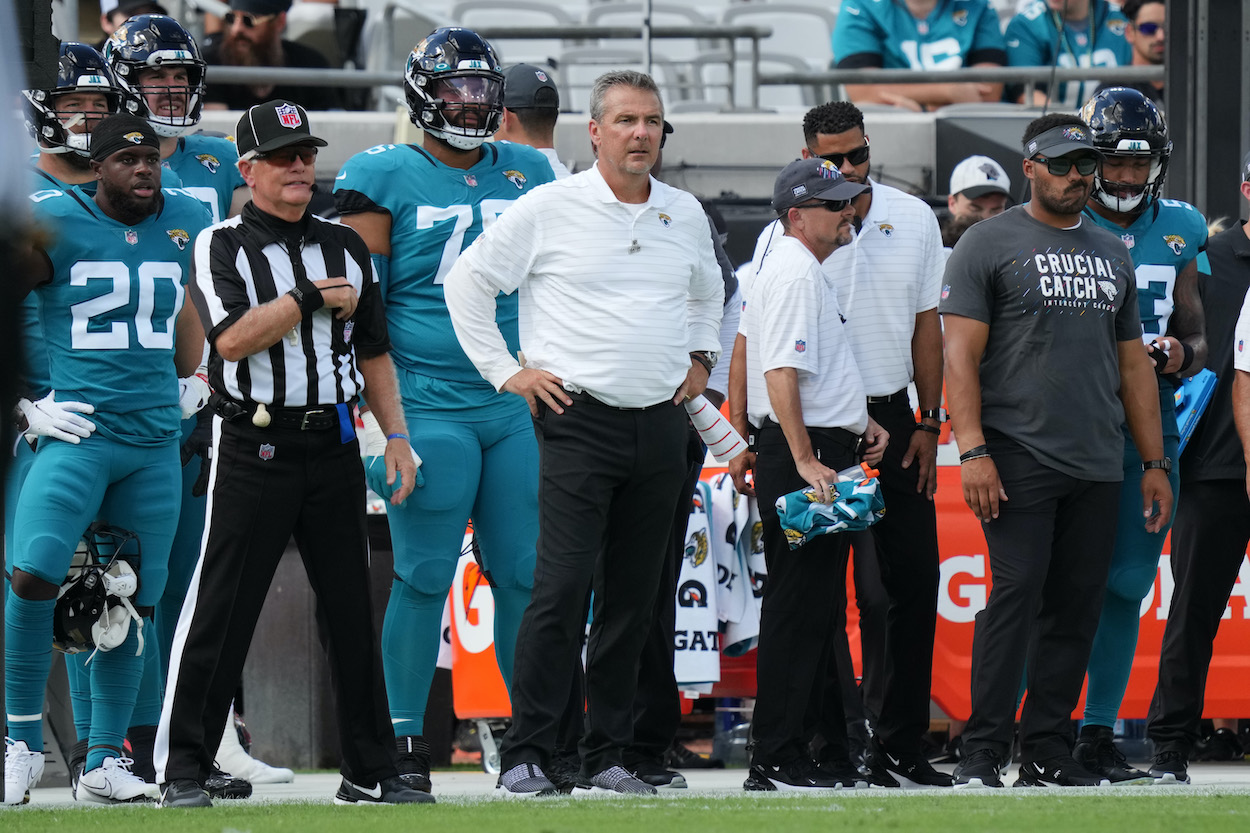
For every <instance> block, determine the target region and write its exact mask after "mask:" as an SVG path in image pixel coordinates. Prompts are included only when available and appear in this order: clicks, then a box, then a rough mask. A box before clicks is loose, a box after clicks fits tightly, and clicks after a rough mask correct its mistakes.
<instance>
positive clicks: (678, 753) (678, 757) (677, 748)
mask: <svg viewBox="0 0 1250 833" xmlns="http://www.w3.org/2000/svg"><path fill="white" fill-rule="evenodd" d="M664 766H671V767H672V768H673V769H724V768H725V762H724V761H722V760H721V759H720V758H710V757H709V758H705V757H703V756H702V755H700V754H699V753H698V752H695V751H694V750H693V749H689V748H687V747H686V746H683V745H682V744H680V743H678V742H677V741H673V745H672V746H670V747H669V748H668V750H667V751H666V752H665V753H664Z"/></svg>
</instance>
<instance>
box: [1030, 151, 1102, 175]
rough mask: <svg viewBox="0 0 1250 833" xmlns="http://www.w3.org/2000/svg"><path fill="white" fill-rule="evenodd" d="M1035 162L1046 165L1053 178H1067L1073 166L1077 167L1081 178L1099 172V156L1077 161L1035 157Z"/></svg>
mask: <svg viewBox="0 0 1250 833" xmlns="http://www.w3.org/2000/svg"><path fill="white" fill-rule="evenodd" d="M1033 161H1034V162H1037V163H1038V164H1041V165H1045V166H1046V170H1048V171H1050V175H1051V176H1067V175H1068V171H1070V170H1072V166H1073V165H1076V172H1077V173H1078V174H1080V175H1081V176H1089V175H1090V174H1092V173H1093V172H1094V171H1096V170H1098V157H1097V156H1081V157H1078V158H1076V159H1071V158H1069V157H1067V156H1056V157H1053V158H1050V159H1048V158H1046V157H1045V156H1034V157H1033Z"/></svg>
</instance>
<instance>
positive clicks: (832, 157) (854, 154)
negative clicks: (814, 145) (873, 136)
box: [817, 144, 868, 168]
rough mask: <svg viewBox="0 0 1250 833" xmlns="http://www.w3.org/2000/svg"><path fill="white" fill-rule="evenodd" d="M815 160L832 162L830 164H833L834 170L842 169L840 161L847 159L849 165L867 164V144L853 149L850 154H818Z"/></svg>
mask: <svg viewBox="0 0 1250 833" xmlns="http://www.w3.org/2000/svg"><path fill="white" fill-rule="evenodd" d="M817 158H818V159H825V160H827V161H829V162H832V163H833V167H835V168H841V167H842V160H843V159H848V160H850V163H851V164H852V165H862V164H864V163H865V162H867V161H868V145H867V144H865V145H864V146H863V147H862V148H855V150H853V151H851V152H850V153H825V154H819V155H818V156H817Z"/></svg>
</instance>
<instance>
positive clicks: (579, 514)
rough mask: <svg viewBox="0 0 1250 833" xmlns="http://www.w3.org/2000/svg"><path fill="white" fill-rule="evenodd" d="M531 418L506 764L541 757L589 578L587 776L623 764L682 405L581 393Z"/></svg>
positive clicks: (672, 500) (680, 466) (553, 728)
mask: <svg viewBox="0 0 1250 833" xmlns="http://www.w3.org/2000/svg"><path fill="white" fill-rule="evenodd" d="M534 426H535V432H536V434H537V437H538V451H539V486H538V489H539V491H538V512H539V532H538V552H537V562H536V564H535V566H534V589H533V591H532V593H531V595H530V603H529V606H528V607H527V608H526V609H525V615H524V616H523V617H522V619H521V627H520V630H519V631H518V633H517V646H516V658H515V660H514V661H513V671H512V691H511V694H512V727H511V728H510V729H509V730H508V734H507V735H506V736H505V737H504V740H503V743H502V747H501V755H502V759H503V769H504V771H505V772H506V771H507V770H509V769H511V768H512V767H514V766H517V765H518V764H522V763H538V764H542V765H545V764H547V762H548V760H549V757H550V754H551V750H552V749H553V747H554V746H555V742H556V734H557V726H558V724H559V720H560V715H561V713H562V712H563V711H564V709H565V706H566V705H567V704H568V698H569V690H570V686H571V675H572V674H573V669H574V663H575V661H576V657H577V651H578V647H579V645H580V640H579V635H580V633H581V631H582V629H583V628H584V627H585V617H584V611H585V607H584V602H585V599H586V593H587V591H588V590H589V589H590V587H591V584H592V581H593V582H594V583H595V585H596V586H595V590H596V592H595V597H594V609H593V614H592V622H591V632H590V640H589V642H588V644H587V649H586V734H585V736H584V737H583V738H582V741H581V746H580V749H581V758H582V772H583V773H585V774H587V775H595V774H597V773H599V772H602V771H603V770H605V769H608V768H609V767H612V766H616V765H620V764H621V763H622V754H623V751H624V749H625V747H627V746H628V745H629V744H630V742H631V740H632V738H633V708H634V695H635V692H636V689H637V681H638V662H639V656H640V654H641V653H642V649H643V645H644V643H645V642H646V639H647V634H648V632H649V631H650V629H651V617H652V614H653V612H654V610H655V600H656V592H657V589H658V586H659V582H660V573H661V570H662V568H663V565H664V558H665V550H666V547H667V542H668V535H669V528H670V526H671V522H672V517H673V507H674V506H675V505H676V503H677V494H678V491H679V490H680V489H681V484H682V480H683V478H684V477H685V474H686V470H687V468H686V454H685V447H686V446H685V444H686V411H685V409H684V408H681V407H679V406H675V405H672V404H671V403H668V402H662V403H660V404H659V405H655V406H653V407H651V408H647V409H645V410H624V409H619V408H612V407H609V406H607V405H603V404H600V403H598V402H595V401H593V400H590V399H588V398H586V397H584V396H582V395H579V396H578V397H576V401H574V403H573V405H572V406H571V407H568V408H566V409H565V412H564V413H563V414H556V413H554V412H552V411H550V410H549V409H547V408H545V407H540V410H539V415H538V417H536V418H535V420H534ZM600 559H602V561H601V563H600ZM596 571H598V572H597V573H596Z"/></svg>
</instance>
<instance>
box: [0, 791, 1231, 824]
mask: <svg viewBox="0 0 1250 833" xmlns="http://www.w3.org/2000/svg"><path fill="white" fill-rule="evenodd" d="M1248 824H1250V795H1247V794H1244V793H1239V794H1222V793H1220V792H1218V791H1207V790H1202V789H1179V790H1167V791H1166V792H1163V791H1150V792H1146V791H1144V790H1143V791H1142V792H1141V793H1140V794H1132V795H1126V794H1123V793H1120V794H1117V795H1096V794H1090V792H1089V791H1081V792H1080V793H1075V792H1066V791H1065V792H1063V793H1056V792H1051V791H1041V790H1030V791H1028V793H1027V794H1022V793H1019V792H1013V791H1012V790H1003V791H1000V792H995V793H993V794H988V795H984V794H976V795H970V794H968V793H939V794H934V793H925V794H921V795H915V794H913V795H907V794H899V793H893V792H891V793H885V792H878V791H871V792H859V793H842V794H838V795H836V796H833V797H830V798H817V797H813V796H795V797H789V796H761V797H756V796H744V795H741V794H736V795H726V796H724V797H720V796H688V797H677V798H664V799H642V800H632V801H631V800H619V799H581V800H577V799H555V800H546V801H528V802H511V801H498V800H492V799H478V798H472V799H467V798H459V799H457V798H448V799H442V800H440V803H439V804H437V805H434V806H429V805H425V806H413V807H335V806H332V805H329V804H325V803H322V804H250V805H249V806H242V805H234V806H231V805H229V804H228V803H227V804H224V805H222V806H217V807H213V808H212V809H205V810H157V809H155V808H153V807H151V806H143V807H99V808H81V809H79V808H75V809H58V810H40V809H37V808H35V807H27V808H23V809H11V810H8V811H0V829H3V830H4V831H5V832H6V833H28V831H29V832H30V833H35V831H57V833H65V831H73V833H84V831H117V833H145V831H154V833H155V832H156V831H160V833H166V832H167V831H178V833H182V831H187V832H188V833H270V831H274V833H283V832H285V831H291V833H314V832H315V831H355V830H361V831H369V833H391V831H396V833H399V831H403V833H413V831H427V830H437V831H440V833H442V832H443V831H445V832H446V833H566V832H567V833H736V831H744V832H745V831H751V833H781V832H782V831H785V833H807V832H808V831H810V832H811V833H829V831H833V830H839V831H840V830H852V831H877V830H881V831H931V830H932V831H945V830H949V831H959V833H976V832H977V831H1004V833H1016V832H1017V831H1019V833H1027V832H1028V831H1042V830H1045V831H1077V832H1078V833H1084V832H1085V831H1089V833H1105V831H1132V833H1150V831H1166V833H1176V831H1202V833H1210V832H1211V831H1224V830H1228V831H1237V833H1245V831H1246V830H1247V826H1248Z"/></svg>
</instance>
